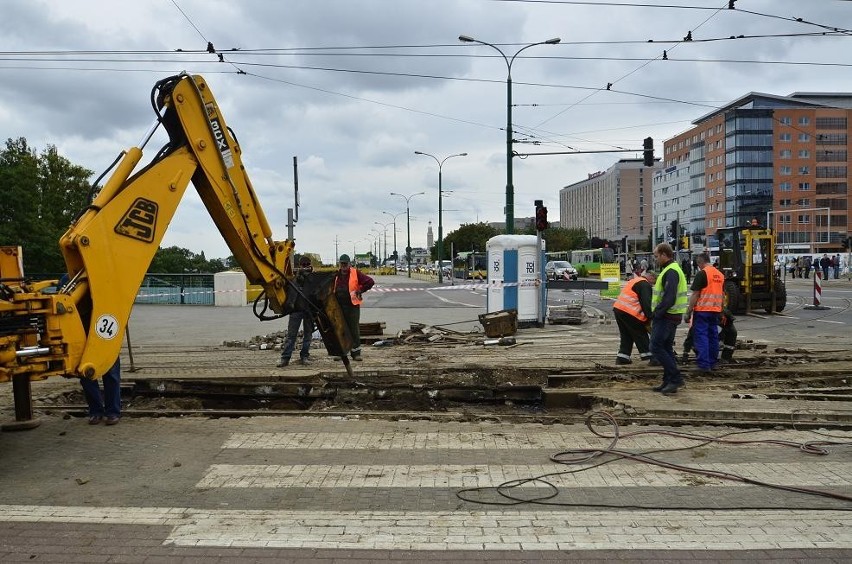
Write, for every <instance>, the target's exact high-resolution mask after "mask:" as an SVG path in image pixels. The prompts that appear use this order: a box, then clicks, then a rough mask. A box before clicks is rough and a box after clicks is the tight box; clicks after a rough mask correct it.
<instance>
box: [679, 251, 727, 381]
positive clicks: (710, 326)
mask: <svg viewBox="0 0 852 564" xmlns="http://www.w3.org/2000/svg"><path fill="white" fill-rule="evenodd" d="M695 260H696V262H697V264H698V268H699V270H698V273H697V274H696V275H695V280H694V281H693V283H692V286H691V287H690V290H692V295H690V296H689V305H688V306H687V308H686V313H685V314H684V315H683V320H684V322H686V323H689V322H690V321H692V330H693V331H694V334H695V350H696V353H697V355H696V363H697V364H698V371H699V372H703V373H709V372H711V371H712V370H713V368H714V367H715V366H716V362H717V361H718V359H719V317H720V316H721V314H722V302H723V300H724V297H725V293H724V286H725V277H724V275H722V273H721V272H719V271H718V270H717V269H716V268H714V267H713V266H711V265H710V257H709V256H707V255H706V254H704V253H701V254H699V255H698V256H697V257H695Z"/></svg>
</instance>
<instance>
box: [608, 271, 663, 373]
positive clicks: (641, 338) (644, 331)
mask: <svg viewBox="0 0 852 564" xmlns="http://www.w3.org/2000/svg"><path fill="white" fill-rule="evenodd" d="M656 281H657V273H656V272H654V271H653V270H646V271H645V272H643V273H642V275H641V276H636V277H634V278H631V279H630V280H628V281H627V284H625V285H624V288H623V289H622V290H621V293H620V294H619V295H618V298H617V299H616V300H615V303H614V304H613V306H612V313H613V315H614V316H615V323H616V325H618V334H619V336H620V337H621V342H620V343H619V345H618V354H617V355H616V357H615V363H616V364H630V363H631V362H633V361H632V360H631V359H630V354H631V353H632V352H633V345H634V344H635V345H636V348H637V349H638V350H639V358H640V359H641V360H650V359H651V351H650V340H649V338H648V324H649V320H650V319H651V296H652V295H653V293H654V287H653V286H654V282H656Z"/></svg>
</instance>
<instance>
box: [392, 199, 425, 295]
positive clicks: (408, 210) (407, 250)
mask: <svg viewBox="0 0 852 564" xmlns="http://www.w3.org/2000/svg"><path fill="white" fill-rule="evenodd" d="M425 193H426V192H417V193H416V194H410V195H408V196H406V195H405V194H399V193H397V192H391V193H390V195H391V196H401V197H403V198H405V224H406V229H407V230H408V246H407V247H405V259H406V261H407V262H408V277H409V278H411V207H410V205H409V204H410V203H411V198H413V197H414V196H422V195H424V194H425Z"/></svg>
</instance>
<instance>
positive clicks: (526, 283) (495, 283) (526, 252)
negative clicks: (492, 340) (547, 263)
mask: <svg viewBox="0 0 852 564" xmlns="http://www.w3.org/2000/svg"><path fill="white" fill-rule="evenodd" d="M537 243H538V238H537V237H536V236H535V235H497V236H496V237H492V238H491V239H489V240H488V242H487V243H486V244H485V256H486V264H487V268H488V296H487V297H488V301H487V305H486V309H487V311H488V312H489V313H490V312H494V311H500V310H504V309H514V310H517V312H518V325H531V324H539V323H541V321H542V320H543V319H544V315H543V311H544V309H543V307H544V303H545V290H546V284H545V283H544V248H545V247H544V239H542V240H541V250H540V252H539V251H538V249H537Z"/></svg>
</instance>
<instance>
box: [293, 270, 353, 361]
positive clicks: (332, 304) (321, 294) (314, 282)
mask: <svg viewBox="0 0 852 564" xmlns="http://www.w3.org/2000/svg"><path fill="white" fill-rule="evenodd" d="M301 290H302V293H303V294H304V296H305V298H306V299H307V300H308V301H309V302H310V304H311V306H312V307H310V311H311V313H312V314H313V315H314V319H315V320H316V325H317V329H319V332H320V335H321V336H322V340H323V342H324V343H325V348H326V350H327V351H328V354H329V355H331V356H339V357H341V358H344V359H345V358H347V355H348V354H349V351H351V350H352V336H351V335H350V334H349V328H348V327H347V325H346V320H345V319H344V318H343V311H342V310H341V309H340V304H339V303H338V302H337V298H336V297H335V295H334V274H333V273H327V272H325V273H323V272H319V273H312V274H310V275H309V276H308V277H307V280H306V281H305V284H304V285H303V286H302V287H301Z"/></svg>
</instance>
